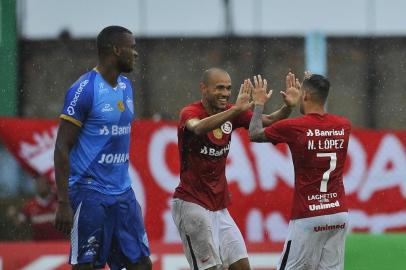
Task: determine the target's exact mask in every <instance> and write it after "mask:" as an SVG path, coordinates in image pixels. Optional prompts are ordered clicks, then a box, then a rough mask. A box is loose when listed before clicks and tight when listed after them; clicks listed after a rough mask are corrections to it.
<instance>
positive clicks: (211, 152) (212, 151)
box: [200, 143, 230, 157]
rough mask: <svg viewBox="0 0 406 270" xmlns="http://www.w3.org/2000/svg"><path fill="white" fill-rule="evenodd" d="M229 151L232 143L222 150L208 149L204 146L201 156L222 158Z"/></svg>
mask: <svg viewBox="0 0 406 270" xmlns="http://www.w3.org/2000/svg"><path fill="white" fill-rule="evenodd" d="M229 150H230V143H228V144H227V145H226V146H224V147H223V148H221V149H220V150H216V149H215V148H212V147H207V146H205V145H203V147H202V148H201V149H200V154H202V155H207V156H212V157H220V156H224V155H227V153H228V151H229Z"/></svg>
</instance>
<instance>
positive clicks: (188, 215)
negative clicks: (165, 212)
mask: <svg viewBox="0 0 406 270" xmlns="http://www.w3.org/2000/svg"><path fill="white" fill-rule="evenodd" d="M172 217H173V220H174V222H175V224H176V227H177V228H178V231H179V234H180V237H181V239H182V242H183V249H184V251H185V255H186V258H187V260H188V262H189V265H190V268H191V269H193V270H203V269H207V268H210V267H213V266H217V268H219V269H221V267H226V268H227V267H228V266H229V265H231V264H233V263H235V262H236V261H238V260H240V259H243V258H248V254H247V249H246V247H245V243H244V239H243V237H242V235H241V232H240V230H239V229H238V227H237V225H236V224H235V222H234V220H233V219H232V217H231V216H230V214H229V213H228V210H227V209H222V210H219V211H214V212H213V211H210V210H207V209H205V208H203V207H202V206H200V205H198V204H195V203H191V202H186V201H183V200H180V199H174V200H173V201H172Z"/></svg>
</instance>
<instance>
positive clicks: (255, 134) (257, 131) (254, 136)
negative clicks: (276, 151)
mask: <svg viewBox="0 0 406 270" xmlns="http://www.w3.org/2000/svg"><path fill="white" fill-rule="evenodd" d="M263 110H264V105H260V104H256V105H255V107H254V113H253V115H252V118H251V122H250V128H249V134H250V141H251V142H266V141H268V140H267V138H266V137H265V132H264V130H265V129H264V127H263V124H262V111H263Z"/></svg>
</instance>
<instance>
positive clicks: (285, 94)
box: [262, 72, 300, 127]
mask: <svg viewBox="0 0 406 270" xmlns="http://www.w3.org/2000/svg"><path fill="white" fill-rule="evenodd" d="M285 83H286V88H285V89H286V90H285V91H281V92H280V93H281V95H282V98H283V101H284V103H285V104H284V105H283V106H282V107H281V108H280V109H279V110H277V111H275V112H273V113H271V114H269V115H263V116H262V123H263V125H264V126H265V127H267V126H269V125H271V124H273V123H275V122H277V121H279V120H282V119H285V118H288V117H289V115H290V114H291V113H292V109H293V108H294V107H295V106H296V105H297V104H298V103H299V100H300V91H299V89H300V83H299V80H298V79H296V78H295V74H293V73H291V72H289V73H288V74H287V75H286V80H285Z"/></svg>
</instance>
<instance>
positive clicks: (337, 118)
mask: <svg viewBox="0 0 406 270" xmlns="http://www.w3.org/2000/svg"><path fill="white" fill-rule="evenodd" d="M329 118H330V121H334V122H336V123H341V124H342V125H347V126H351V121H350V120H348V118H346V117H344V116H341V115H337V114H329Z"/></svg>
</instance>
